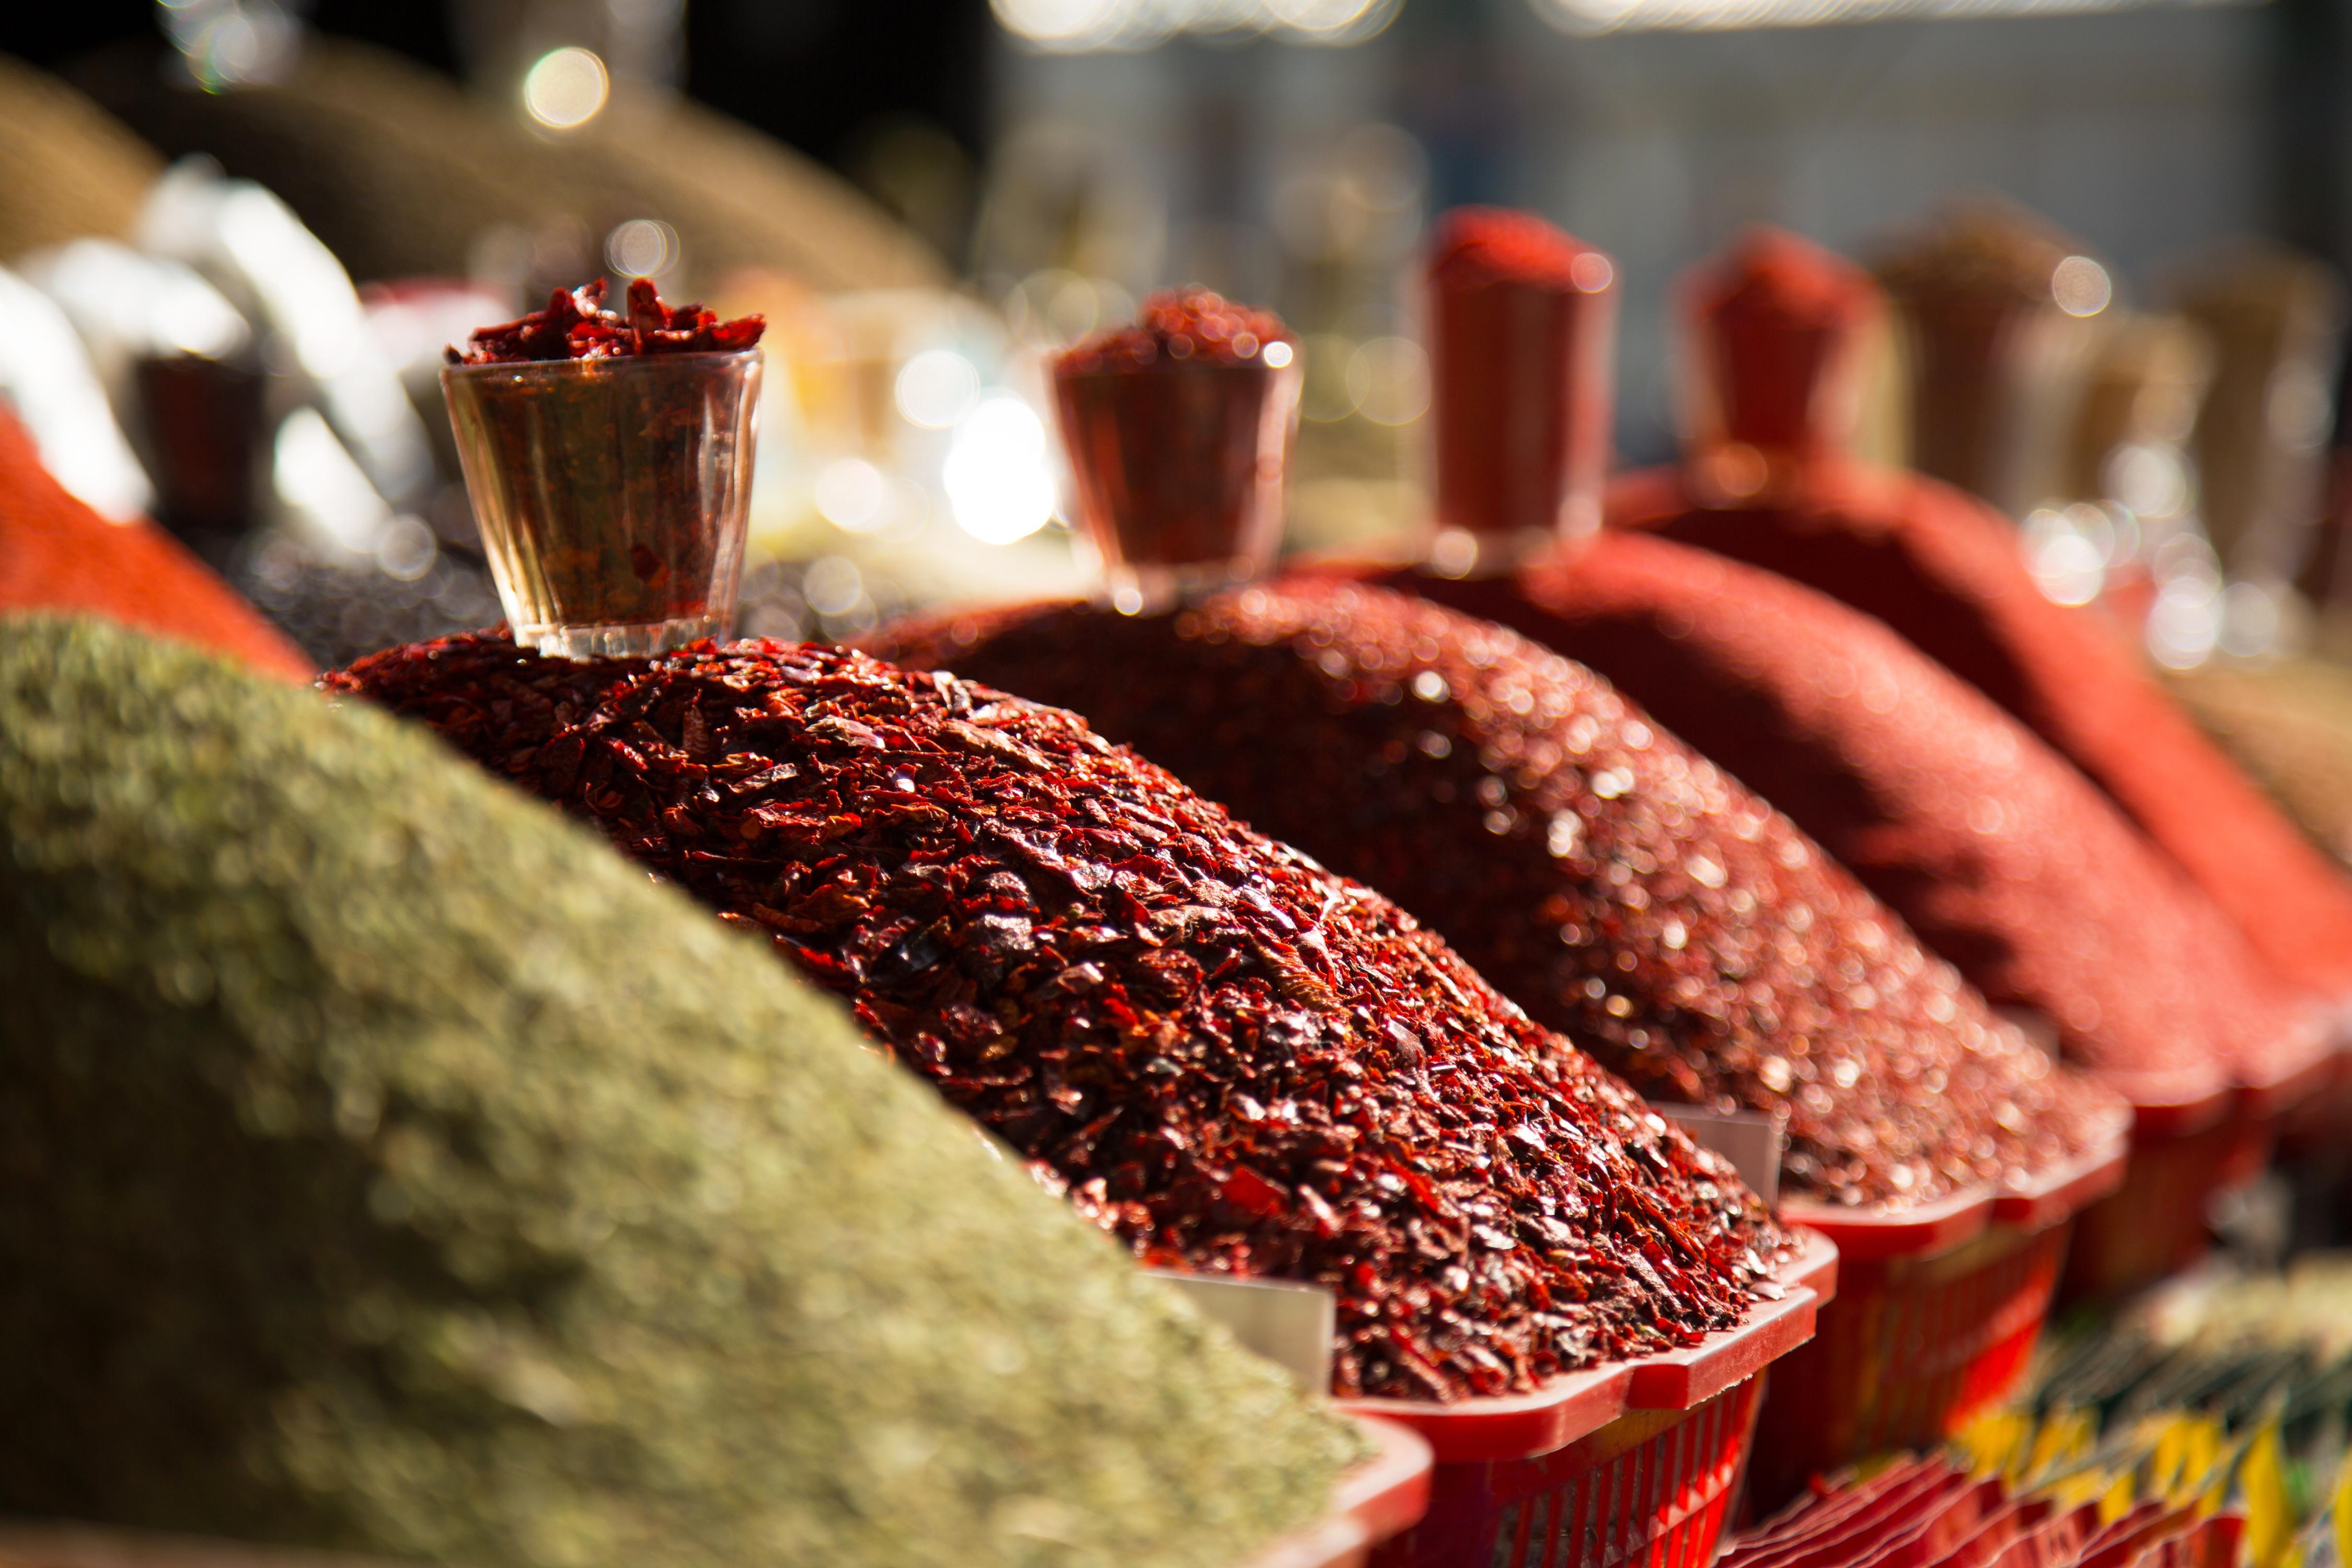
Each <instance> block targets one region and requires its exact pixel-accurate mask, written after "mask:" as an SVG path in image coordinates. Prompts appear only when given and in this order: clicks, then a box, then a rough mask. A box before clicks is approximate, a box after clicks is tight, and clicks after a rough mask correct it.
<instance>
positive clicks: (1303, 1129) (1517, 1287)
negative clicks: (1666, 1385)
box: [324, 634, 1786, 1399]
mask: <svg viewBox="0 0 2352 1568" xmlns="http://www.w3.org/2000/svg"><path fill="white" fill-rule="evenodd" d="M324 684H325V685H326V687H327V689H329V690H331V691H337V692H342V693H351V694H357V695H361V696H364V697H367V698H370V699H372V700H374V701H377V702H379V703H382V704H383V705H384V706H386V707H388V708H391V709H392V710H394V711H397V712H400V713H404V714H406V715H408V716H410V717H412V718H415V719H418V720H421V721H425V723H427V724H429V725H431V726H432V727H433V728H434V729H435V730H436V731H439V732H440V733H441V734H442V735H443V737H444V738H445V739H446V740H448V741H449V742H452V743H453V744H455V745H457V747H458V748H459V749H460V750H462V751H464V752H467V754H468V755H471V756H473V757H475V758H476V759H477V760H478V761H480V762H482V763H485V764H486V765H487V766H488V767H489V768H491V769H492V770H493V771H495V772H498V773H502V774H504V775H505V776H506V777H508V778H509V779H512V780H513V781H514V782H516V783H517V784H520V785H522V786H523V787H524V788H527V789H530V790H531V791H533V792H534V793H537V794H539V795H543V796H545V797H547V798H549V799H552V800H556V801H559V802H561V803H562V805H564V806H566V807H567V808H568V809H570V810H571V811H572V812H573V813H575V814H577V815H579V816H583V817H586V818H588V819H590V820H591V821H593V822H594V823H596V824H597V825H598V826H601V827H602V828H603V829H604V831H605V833H606V834H607V835H608V836H610V837H611V838H612V839H613V840H614V843H616V844H617V845H619V846H620V847H622V848H623V849H624V850H625V851H626V852H627V853H629V854H631V855H633V856H635V858H637V859H638V860H640V861H641V862H643V863H644V864H645V865H646V866H648V867H650V868H652V869H654V870H655V871H656V872H658V873H659V874H661V875H663V876H665V877H667V878H670V879H675V880H676V881H677V882H678V883H680V884H681V885H683V886H685V887H686V888H688V889H691V890H693V891H694V892H696V893H697V894H698V895H699V896H701V897H702V898H703V899H704V900H706V901H708V902H709V903H711V904H713V905H715V906H717V908H718V909H719V910H721V911H722V914H723V916H724V917H725V918H727V919H729V920H730V921H734V922H735V923H736V924H738V925H739V926H742V927H745V928H747V929H750V930H753V931H759V932H760V933H761V934H762V935H765V936H767V937H768V938H769V939H770V940H772V942H774V943H775V945H776V946H777V947H778V949H779V950H780V951H782V952H783V953H784V954H785V955H786V956H788V957H790V958H791V959H793V961H794V962H796V963H798V964H799V965H800V966H801V967H802V969H803V971H804V972H806V973H809V974H810V975H812V976H814V978H815V979H816V980H818V981H819V982H820V983H822V984H826V985H829V986H831V987H833V988H834V989H835V990H837V991H839V992H841V993H842V994H844V995H845V996H847V997H849V998H851V999H852V1000H853V1001H854V1003H855V1005H856V1011H857V1015H858V1016H859V1018H860V1019H861V1020H862V1021H863V1022H864V1023H865V1024H866V1027H867V1028H868V1029H869V1030H871V1031H872V1032H873V1033H874V1034H875V1035H876V1036H877V1037H880V1038H881V1039H883V1040H885V1041H887V1043H888V1045H889V1047H891V1049H892V1050H893V1051H894V1052H895V1053H896V1054H897V1055H898V1058H899V1059H900V1060H901V1061H903V1062H904V1063H905V1064H906V1065H907V1066H908V1067H909V1068H913V1069H914V1070H916V1071H918V1072H920V1073H922V1074H923V1075H924V1076H926V1077H927V1078H929V1079H930V1080H931V1081H932V1082H933V1083H934V1084H936V1085H937V1086H938V1087H939V1089H940V1091H941V1092H942V1093H944V1094H945V1095H946V1096H947V1097H948V1098H949V1099H950V1100H952V1101H954V1102H955V1103H956V1104H957V1105H959V1106H961V1107H962V1108H963V1109H964V1110H967V1111H968V1112H970V1113H971V1115H973V1116H974V1117H976V1118H977V1119H978V1120H979V1121H981V1122H982V1123H983V1124H984V1125H986V1126H987V1127H989V1128H990V1129H991V1130H992V1131H995V1132H996V1133H997V1134H998V1135H999V1136H1001V1137H1003V1139H1004V1140H1005V1141H1006V1142H1009V1143H1010V1144H1011V1145H1012V1146H1013V1148H1014V1149H1016V1150H1018V1151H1019V1152H1021V1153H1022V1154H1023V1155H1024V1156H1026V1157H1027V1158H1029V1159H1030V1160H1032V1161H1033V1162H1034V1163H1035V1166H1034V1168H1036V1169H1039V1170H1040V1171H1041V1173H1042V1174H1043V1176H1044V1179H1045V1180H1047V1181H1048V1182H1049V1184H1052V1185H1055V1186H1056V1187H1059V1188H1061V1189H1063V1190H1066V1192H1067V1194H1068V1196H1069V1198H1070V1201H1071V1202H1073V1203H1074V1204H1076V1205H1077V1206H1078V1208H1079V1209H1080V1210H1081V1212H1083V1213H1085V1214H1087V1215H1088V1216H1089V1217H1091V1218H1093V1219H1094V1220H1095V1221H1097V1223H1098V1224H1100V1225H1102V1226H1104V1227H1105V1228H1106V1229H1108V1230H1110V1231H1112V1232H1114V1233H1115V1234H1117V1235H1118V1236H1119V1237H1121V1238H1122V1239H1123V1240H1125V1241H1126V1243H1127V1244H1128V1246H1129V1247H1130V1248H1132V1249H1133V1251H1134V1252H1135V1253H1136V1255H1137V1256H1138V1257H1139V1258H1142V1259H1143V1260H1145V1261H1146V1262H1149V1263H1152V1264H1156V1265H1171V1266H1181V1267H1184V1268H1193V1269H1198V1270H1206V1271H1214V1272H1225V1273H1234V1274H1244V1275H1267V1276H1275V1277H1280V1278H1288V1279H1309V1280H1315V1281H1317V1282H1319V1283H1321V1284H1324V1285H1327V1286H1328V1287H1329V1288H1330V1289H1332V1290H1333V1291H1334V1292H1335V1293H1336V1294H1337V1295H1338V1298H1339V1347H1338V1356H1337V1370H1336V1373H1335V1378H1334V1385H1335V1388H1336V1390H1337V1391H1338V1392H1339V1393H1342V1394H1360V1393H1363V1394H1394V1395H1401V1396H1406V1397H1415V1398H1441V1399H1451V1398H1458V1397H1462V1396H1464V1395H1468V1394H1499V1393H1504V1392H1507V1391H1512V1390H1524V1389H1526V1388H1528V1387H1530V1386H1532V1385H1533V1384H1536V1383H1538V1381H1540V1380H1542V1379H1543V1378H1546V1377H1548V1376H1550V1375H1552V1374H1553V1373H1560V1372H1566V1371H1570V1370H1574V1369H1579V1368H1582V1367H1587V1366H1591V1365H1592V1364H1594V1363H1598V1362H1600V1361H1602V1360H1606V1359H1611V1358H1615V1357H1622V1356H1627V1355H1638V1354H1641V1353H1643V1352H1654V1351H1657V1350H1662V1349H1664V1348H1666V1347H1669V1346H1675V1345H1685V1344H1689V1343H1691V1342H1694V1341H1696V1339H1697V1338H1698V1337H1699V1336H1701V1335H1702V1334H1703V1333H1705V1332H1706V1331H1709V1330H1714V1329H1721V1328H1727V1327H1730V1326H1731V1325H1733V1324H1735V1323H1737V1322H1738V1321H1739V1319H1740V1317H1741V1315H1742V1314H1743V1313H1744V1312H1745V1310H1747V1307H1748V1301H1749V1300H1750V1299H1751V1295H1752V1294H1753V1293H1755V1292H1757V1291H1758V1290H1759V1289H1769V1286H1768V1285H1766V1283H1765V1277H1766V1275H1767V1272H1768V1271H1769V1268H1771V1267H1773V1265H1774V1263H1775V1260H1776V1259H1777V1258H1779V1257H1780V1256H1781V1254H1782V1252H1783V1250H1784V1248H1785V1246H1786V1237H1785V1236H1784V1235H1783V1233H1782V1232H1780V1230H1779V1229H1778V1228H1777V1227H1776V1226H1774V1225H1773V1223H1772V1221H1771V1220H1770V1218H1769V1216H1768V1215H1766V1214H1765V1213H1764V1211H1763V1208H1762V1206H1761V1205H1760V1204H1759V1202H1758V1201H1757V1199H1756V1198H1755V1196H1754V1194H1751V1193H1749V1192H1748V1190H1747V1189H1746V1188H1745V1187H1744V1186H1742V1185H1741V1184H1739V1182H1738V1178H1737V1177H1736V1176H1734V1175H1733V1174H1732V1173H1731V1171H1730V1169H1729V1167H1728V1166H1727V1164H1726V1163H1724V1162H1723V1161H1721V1160H1720V1159H1718V1158H1717V1157H1716V1156H1714V1155H1712V1154H1709V1153H1707V1152H1705V1151H1702V1150H1700V1149H1697V1148H1696V1147H1695V1146H1694V1145H1692V1144H1691V1143H1689V1142H1686V1141H1685V1139H1683V1138H1682V1137H1681V1136H1680V1135H1679V1134H1677V1133H1675V1131H1673V1130H1672V1129H1671V1128H1670V1127H1669V1126H1668V1125H1667V1123H1666V1122H1665V1121H1664V1120H1663V1119H1661V1118H1659V1117H1657V1116H1656V1115H1654V1113H1653V1112H1652V1111H1651V1110H1649V1108H1648V1107H1647V1106H1645V1105H1644V1104H1643V1102H1642V1101H1641V1100H1640V1099H1639V1098H1638V1097H1636V1096H1635V1095H1634V1094H1633V1091H1632V1090H1630V1089H1627V1088H1626V1087H1625V1086H1624V1085H1623V1084H1622V1083H1621V1082H1620V1081H1618V1080H1617V1079H1615V1078H1613V1077H1612V1076H1611V1075H1610V1074H1609V1073H1607V1072H1606V1071H1604V1070H1602V1069H1601V1068H1599V1067H1598V1066H1596V1065H1595V1064H1594V1063H1593V1062H1592V1061H1591V1058H1587V1057H1586V1056H1584V1055H1583V1054H1582V1053H1581V1052H1580V1051H1578V1050H1577V1049H1576V1048H1575V1047H1572V1046H1571V1045H1570V1044H1569V1043H1568V1041H1566V1040H1565V1039H1563V1038H1561V1037H1559V1036H1557V1035H1554V1034H1552V1033H1550V1032H1549V1031H1547V1030H1545V1029H1543V1028H1541V1027H1539V1026H1537V1025H1535V1024H1533V1023H1531V1022H1530V1021H1529V1020H1528V1018H1527V1016H1525V1015H1524V1014H1522V1013H1521V1012H1520V1011H1519V1010H1518V1009H1517V1008H1516V1007H1514V1006H1513V1005H1510V1004H1509V1003H1508V1002H1506V1001H1505V1000H1503V999H1502V997H1500V996H1499V995H1497V994H1496V993H1495V992H1494V991H1493V990H1492V989H1491V988H1490V987H1489V986H1487V985H1486V983H1485V982H1484V981H1482V980H1481V979H1479V977H1478V976H1477V975H1476V974H1475V973H1474V972H1473V971H1472V970H1471V969H1470V968H1469V967H1468V966H1467V965H1466V964H1465V963H1463V962H1462V961H1461V960H1460V959H1459V958H1458V957H1456V956H1455V955H1454V952H1452V951H1451V950H1450V949H1449V948H1447V947H1446V946H1445V945H1444V943H1443V942H1440V941H1439V940H1438V939H1437V938H1436V937H1435V936H1433V935H1432V934H1431V933H1429V932H1427V931H1423V930H1421V929H1420V928H1419V927H1418V926H1416V925H1415V924H1414V922H1413V921H1412V919H1411V917H1409V916H1407V915H1405V914H1403V913H1402V911H1400V910H1397V909H1396V908H1395V907H1394V906H1393V905H1391V904H1390V903H1389V902H1388V901H1387V900H1383V899H1382V898H1381V897H1380V896H1379V895H1378V894H1375V893H1373V892H1371V891H1370V890H1369V889H1365V888H1362V887H1360V886H1358V885H1356V884H1354V883H1352V882H1349V881H1346V880H1344V879H1341V878H1339V877H1337V876H1335V875H1333V874H1331V873H1329V872H1328V871H1326V870H1324V869H1323V868H1321V867H1319V866H1318V865H1316V864H1315V863H1314V862H1312V861H1310V860H1308V859H1307V858H1305V857H1304V856H1302V855H1299V854H1297V852H1295V851H1293V850H1290V849H1287V848H1286V847H1283V846H1281V845H1278V844H1276V843H1274V842H1272V841H1270V840H1268V839H1266V838H1264V837H1260V836H1259V835H1257V834H1255V833H1254V832H1252V831H1250V830H1249V829H1247V828H1245V827H1244V826H1241V825H1240V824H1239V823H1237V822H1235V821H1234V819H1233V818H1232V817H1231V816H1228V815H1227V814H1226V813H1225V811H1224V810H1223V808H1222V807H1220V806H1217V805H1213V804H1211V803H1210V802H1208V801H1206V800H1204V799H1202V798H1201V797H1200V796H1198V795H1194V794H1193V793H1192V791H1191V790H1188V789H1186V788H1185V787H1184V786H1183V785H1181V784H1178V783H1177V782H1176V781H1175V780H1174V779H1173V778H1171V777H1170V776H1169V775H1168V774H1166V773H1162V772H1160V770H1159V769H1157V768H1155V767H1153V766H1151V765H1150V764H1149V763H1143V762H1141V761H1140V760H1139V759H1138V758H1136V757H1135V756H1134V755H1133V754H1132V753H1129V752H1125V751H1122V750H1120V749H1118V748H1117V747H1114V746H1112V745H1111V744H1110V743H1109V742H1106V741H1104V740H1103V739H1102V738H1101V737H1099V736H1098V735H1097V734H1096V733H1094V731H1091V730H1089V729H1088V728H1087V726H1086V725H1085V724H1084V723H1083V722H1082V721H1079V720H1078V719H1076V717H1075V716H1073V715H1071V714H1067V713H1065V712H1061V711H1059V710H1055V709H1049V708H1042V707H1037V706H1034V705H1033V704H1031V703H1028V702H1024V701H1021V700H1017V699H1013V698H1007V697H1005V696H1003V695H1002V694H1001V693H998V692H996V691H993V690H992V689H988V688H986V687H982V686H976V685H973V684H971V683H969V682H966V681H962V680H958V679H953V678H951V677H950V676H947V675H944V674H918V673H913V672H909V671H906V670H901V669H898V668H893V667H891V666H889V665H886V664H882V663H879V662H877V661H876V660H874V659H871V658H866V657H865V656H863V655H859V654H854V653H848V652H845V651H842V650H838V649H832V648H821V647H803V646H798V645H792V644H781V643H768V642H743V643H736V644H731V645H729V646H727V647H723V648H722V647H713V646H712V645H709V644H701V645H698V646H697V647H692V648H688V649H684V650H681V651H679V652H677V653H674V654H669V655H666V656H663V657H661V658H654V659H644V660H604V661H596V662H591V663H572V662H568V661H563V660H554V659H546V658H540V657H538V656H536V655H534V654H530V653H528V652H524V651H521V650H519V649H518V648H516V647H514V645H513V644H512V643H511V642H509V641H508V640H507V639H506V638H504V637H500V636H499V635H497V634H480V635H476V636H471V637H457V638H451V639H448V640H446V641H443V642H438V643H426V644H419V645H415V646H413V647H403V648H394V649H392V650H390V651H388V652H385V653H382V654H378V655H375V656H373V658H367V659H364V660H362V661H361V662H360V663H359V664H357V665H355V666H353V667H352V668H351V669H349V670H347V671H342V672H340V673H338V674H336V675H333V676H331V677H329V678H327V679H326V681H325V682H324Z"/></svg>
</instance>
